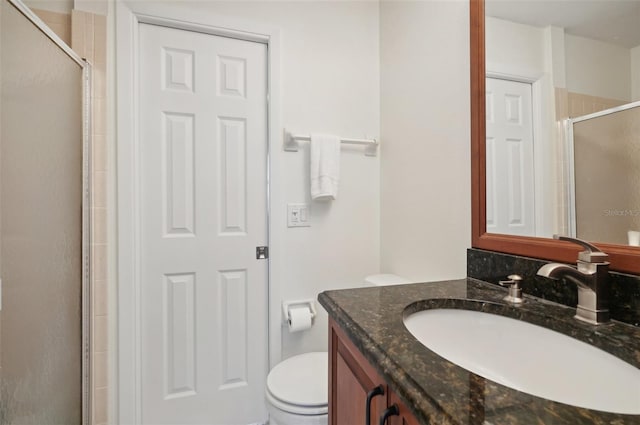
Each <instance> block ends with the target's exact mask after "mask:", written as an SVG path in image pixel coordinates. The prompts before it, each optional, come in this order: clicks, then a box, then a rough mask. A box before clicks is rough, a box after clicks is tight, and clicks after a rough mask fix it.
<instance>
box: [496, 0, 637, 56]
mask: <svg viewBox="0 0 640 425" xmlns="http://www.w3.org/2000/svg"><path fill="white" fill-rule="evenodd" d="M485 12H486V14H487V15H488V16H493V17H495V18H502V19H506V20H509V21H513V22H518V23H521V24H528V25H534V26H538V27H546V26H549V25H553V26H557V27H563V28H565V31H566V32H567V33H568V34H572V35H577V36H581V37H586V38H591V39H595V40H601V41H604V42H606V43H610V44H616V45H619V46H623V47H627V48H632V47H636V46H640V0H486V2H485Z"/></svg>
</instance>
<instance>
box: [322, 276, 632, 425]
mask: <svg viewBox="0 0 640 425" xmlns="http://www.w3.org/2000/svg"><path fill="white" fill-rule="evenodd" d="M505 294H506V290H503V288H500V287H497V286H496V285H493V284H489V283H485V282H481V281H477V280H474V279H470V278H469V279H462V280H453V281H444V282H435V283H417V284H409V285H399V286H386V287H371V288H357V289H345V290H338V291H325V292H323V293H321V294H320V295H319V296H318V300H319V302H320V304H322V306H324V308H325V309H326V310H327V311H328V313H329V316H330V317H332V318H333V319H334V320H335V321H336V322H337V323H338V325H339V326H340V327H342V328H343V329H344V330H345V332H346V333H347V335H348V336H349V337H350V338H351V340H352V341H353V342H354V344H355V345H356V346H357V347H358V348H359V349H360V350H361V351H362V353H363V354H364V356H365V357H366V358H367V359H368V360H369V361H370V362H371V364H372V365H374V367H375V368H376V369H377V370H378V372H379V373H380V374H381V376H382V377H383V378H384V379H385V380H386V381H387V382H388V383H389V385H390V386H391V388H392V389H393V390H394V391H395V392H396V393H397V394H398V395H399V396H400V398H401V399H402V400H403V401H404V402H405V404H406V405H407V406H408V407H409V408H410V409H411V410H412V411H413V413H414V415H415V416H416V417H417V418H418V420H419V421H420V422H422V423H424V424H427V423H428V424H470V425H480V424H487V425H488V424H491V425H502V424H527V425H529V424H545V425H549V424H571V425H578V424H614V425H621V424H640V416H630V415H621V414H613V413H607V412H600V411H594V410H589V409H583V408H578V407H574V406H570V405H566V404H562V403H558V402H554V401H550V400H546V399H543V398H539V397H536V396H533V395H529V394H526V393H523V392H520V391H516V390H513V389H511V388H508V387H505V386H503V385H500V384H498V383H495V382H493V381H490V380H488V379H485V378H483V377H481V376H478V375H475V374H473V373H471V372H469V371H467V370H465V369H463V368H461V367H459V366H457V365H455V364H453V363H450V362H448V361H447V360H445V359H443V358H442V357H440V356H438V355H437V354H435V353H434V352H432V351H431V350H429V349H427V348H426V347H425V346H423V345H422V344H421V343H420V342H418V340H417V339H416V338H414V337H413V335H411V334H410V333H409V331H408V330H407V329H406V328H405V326H404V323H403V314H409V313H411V312H415V311H420V310H425V309H428V308H463V309H472V310H479V311H484V312H487V313H493V314H500V315H503V316H508V317H512V318H517V319H520V320H523V321H526V322H530V323H533V324H536V325H540V326H543V327H546V328H550V329H553V330H555V331H557V332H560V333H563V334H566V335H569V336H572V337H573V338H576V339H579V340H582V341H584V342H587V343H589V344H591V345H594V346H597V347H598V348H601V349H603V350H605V351H607V352H609V353H611V354H613V355H615V356H617V357H619V358H621V359H623V360H625V361H626V362H628V363H631V364H633V365H634V366H635V367H638V368H640V328H637V327H634V326H630V325H627V324H624V323H620V322H615V321H612V322H611V323H609V324H605V325H600V326H593V325H589V324H586V323H582V322H579V321H577V320H575V319H574V318H573V315H574V314H575V309H574V308H569V307H565V306H562V305H559V304H554V303H551V302H548V301H545V300H541V299H538V298H534V297H528V296H526V295H525V299H526V300H527V301H526V303H525V304H524V305H523V306H521V307H513V306H510V305H507V304H506V303H505V302H504V301H502V297H503V296H504V295H505ZM478 301H480V302H478ZM523 367H535V365H526V364H523ZM541 373H543V372H542V371H541ZM639 385H640V383H639ZM639 402H640V400H639Z"/></svg>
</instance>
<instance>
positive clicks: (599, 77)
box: [565, 34, 631, 101]
mask: <svg viewBox="0 0 640 425" xmlns="http://www.w3.org/2000/svg"><path fill="white" fill-rule="evenodd" d="M565 52H566V70H567V89H568V90H569V91H570V92H574V93H581V94H588V95H591V96H598V97H605V98H608V99H618V100H627V101H628V100H631V55H630V52H629V49H627V48H624V47H620V46H614V45H612V44H608V43H603V42H602V41H596V40H591V39H588V38H584V37H577V36H574V35H570V34H566V35H565Z"/></svg>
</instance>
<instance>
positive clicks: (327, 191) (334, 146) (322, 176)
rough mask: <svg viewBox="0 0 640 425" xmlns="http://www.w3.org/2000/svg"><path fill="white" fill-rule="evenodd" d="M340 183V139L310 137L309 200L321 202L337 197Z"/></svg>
mask: <svg viewBox="0 0 640 425" xmlns="http://www.w3.org/2000/svg"><path fill="white" fill-rule="evenodd" d="M339 181H340V139H339V138H338V137H337V136H326V135H321V134H312V135H311V199H314V200H318V201H322V200H332V199H336V198H337V197H338V182H339Z"/></svg>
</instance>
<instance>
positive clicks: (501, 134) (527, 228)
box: [486, 78, 535, 236]
mask: <svg viewBox="0 0 640 425" xmlns="http://www.w3.org/2000/svg"><path fill="white" fill-rule="evenodd" d="M486 89H487V94H486V102H487V105H486V111H487V112H486V117H487V139H486V159H487V164H486V165H487V167H486V204H487V205H486V216H487V232H489V233H504V234H510V235H522V236H534V235H535V216H534V212H535V210H534V207H535V202H534V199H535V191H534V190H535V187H534V184H535V179H534V164H533V118H532V103H531V102H532V92H531V84H526V83H519V82H516V81H508V80H500V79H495V78H487V84H486Z"/></svg>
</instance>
